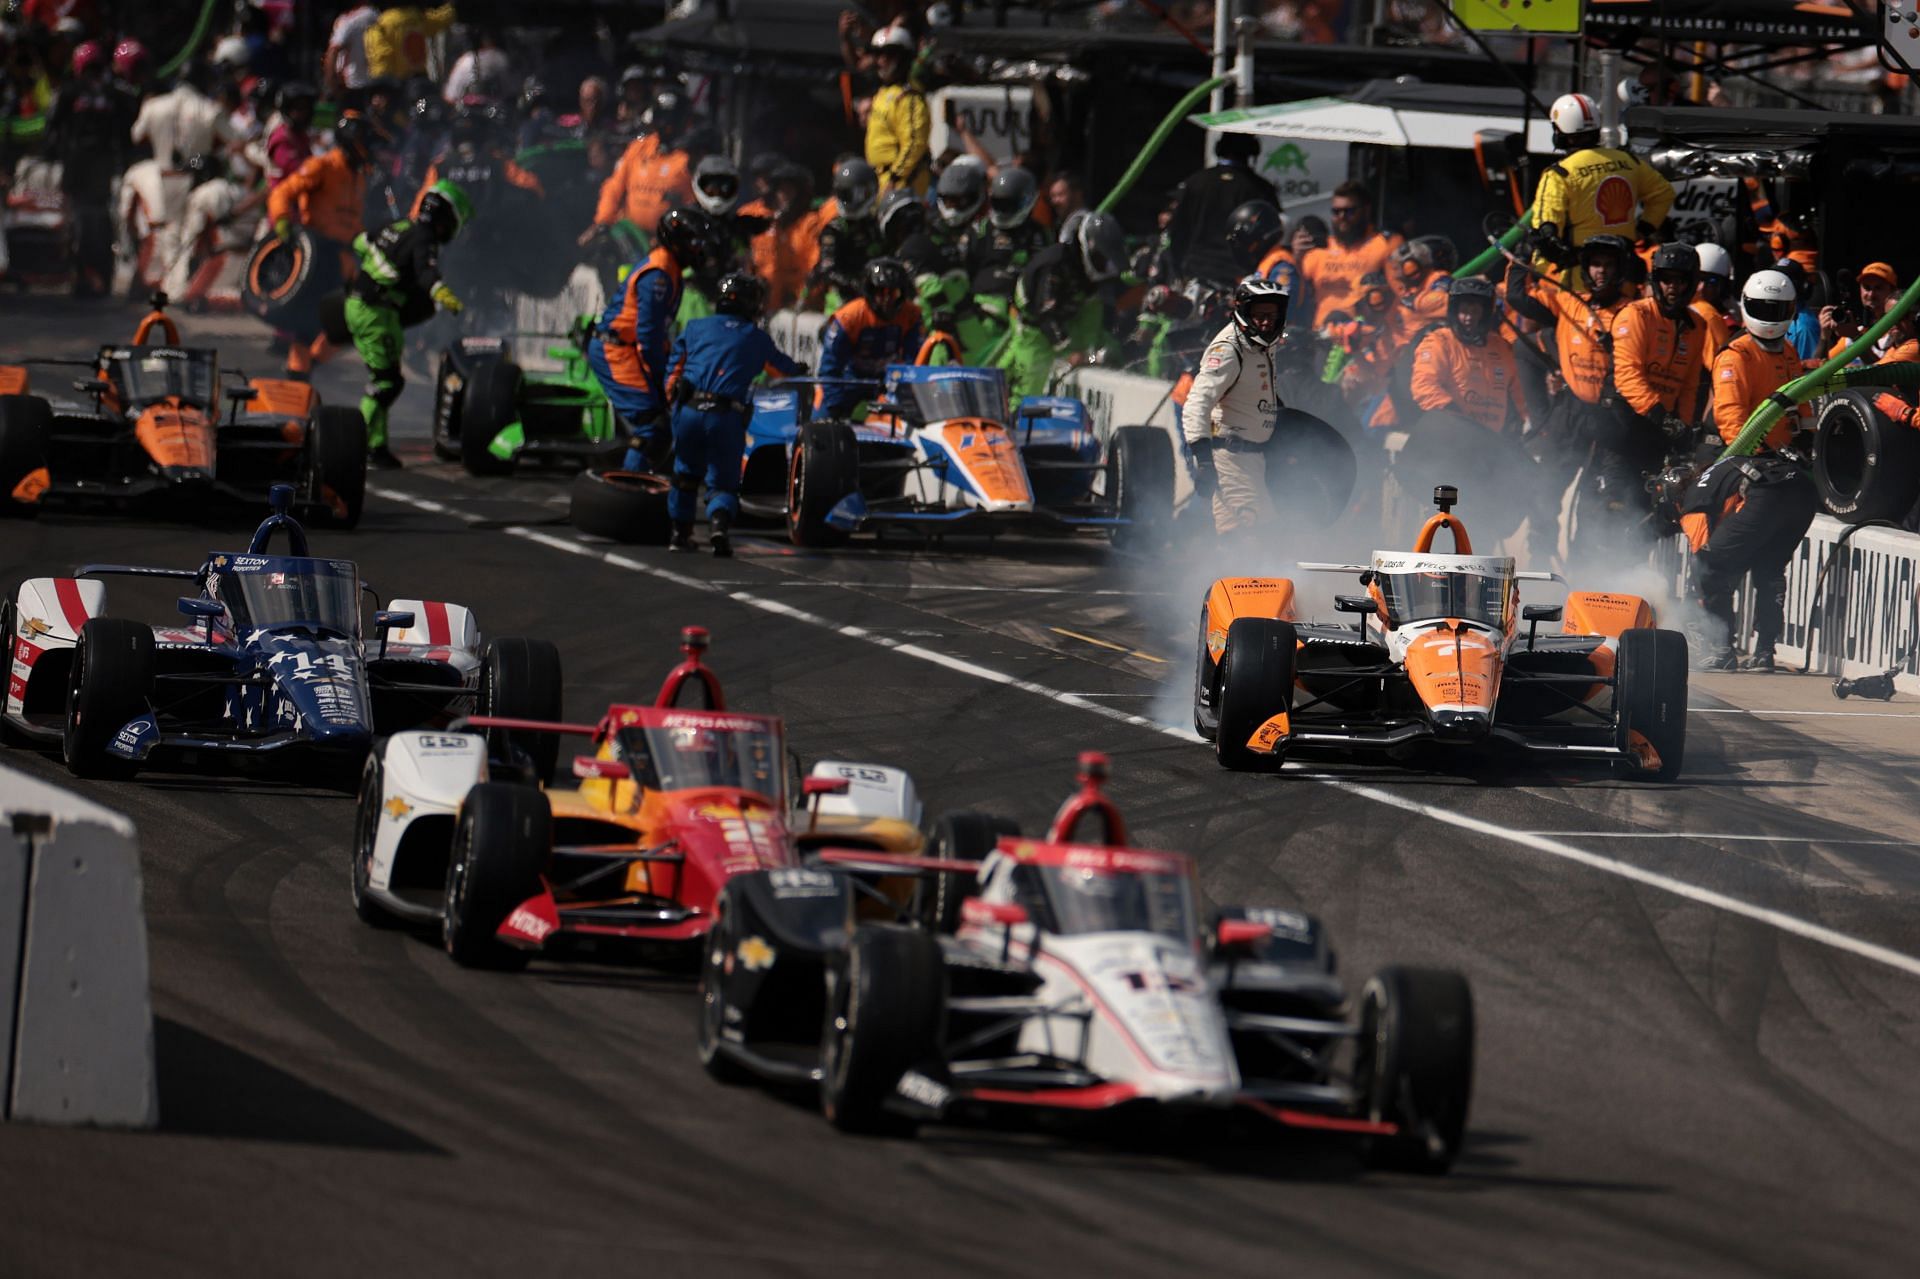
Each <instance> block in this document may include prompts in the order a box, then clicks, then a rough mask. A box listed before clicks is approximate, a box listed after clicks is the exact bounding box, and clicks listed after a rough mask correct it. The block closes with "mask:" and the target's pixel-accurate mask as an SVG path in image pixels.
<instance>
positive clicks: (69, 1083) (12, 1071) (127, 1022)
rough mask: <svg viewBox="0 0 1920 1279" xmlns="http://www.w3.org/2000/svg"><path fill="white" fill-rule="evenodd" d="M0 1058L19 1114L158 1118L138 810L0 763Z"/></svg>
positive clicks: (79, 1120)
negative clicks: (128, 812) (106, 804)
mask: <svg viewBox="0 0 1920 1279" xmlns="http://www.w3.org/2000/svg"><path fill="white" fill-rule="evenodd" d="M0 1070H3V1071H4V1078H5V1090H6V1091H5V1096H4V1099H3V1100H4V1104H5V1114H6V1118H8V1119H11V1120H24V1121H29V1122H34V1123H49V1124H97V1125H101V1126H106V1127H117V1128H151V1127H152V1126H153V1125H154V1123H155V1122H156V1121H157V1119H158V1118H159V1099H158V1094H157V1092H156V1090H155V1083H154V1067H153V1009H152V1004H151V1001H150V996H149V993H148V984H147V917H146V912H145V906H144V903H143V901H142V896H141V883H140V850H139V845H138V842H137V840H136V837H135V834H134V828H133V823H132V822H130V821H128V820H127V819H126V818H125V817H124V816H122V815H121V814H119V813H116V812H114V811H113V810H112V809H108V808H103V807H101V806H100V805H98V804H95V803H92V802H90V801H88V800H84V799H81V798H80V797H79V796H77V795H73V794H69V793H68V792H66V791H63V790H61V789H59V788H58V787H55V786H50V785H48V784H47V783H45V782H42V781H38V780H36V779H35V778H32V777H29V776H27V775H26V774H25V773H21V772H18V771H16V770H14V769H10V768H5V767H0Z"/></svg>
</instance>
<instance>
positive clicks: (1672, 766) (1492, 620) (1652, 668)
mask: <svg viewBox="0 0 1920 1279" xmlns="http://www.w3.org/2000/svg"><path fill="white" fill-rule="evenodd" d="M1458 499H1459V494H1458V491H1457V490H1456V489H1454V488H1452V487H1451V486H1448V485H1441V486H1440V487H1438V488H1436V489H1435V490H1434V503H1435V505H1437V506H1438V507H1439V508H1440V509H1439V511H1438V512H1437V513H1436V514H1434V515H1432V516H1430V517H1429V518H1428V519H1427V521H1426V524H1425V526H1424V527H1423V528H1422V529H1421V530H1420V536H1419V537H1418V539H1417V540H1416V541H1415V543H1414V546H1413V549H1412V550H1411V551H1375V552H1374V554H1373V559H1372V562H1371V563H1368V564H1314V563H1302V564H1301V565H1300V567H1301V568H1303V569H1307V570H1310V571H1319V572H1336V573H1357V574H1359V579H1360V585H1361V586H1362V587H1363V588H1365V591H1364V593H1363V594H1355V595H1339V596H1336V597H1335V608H1336V609H1337V610H1338V611H1339V612H1341V613H1349V614H1353V615H1354V616H1355V618H1356V620H1355V621H1354V622H1353V623H1352V624H1351V625H1348V624H1343V623H1316V622H1305V621H1302V620H1300V618H1299V617H1298V615H1297V614H1296V611H1295V606H1296V599H1295V592H1294V584H1293V582H1292V581H1290V580H1288V579H1285V578H1257V577H1226V578H1220V579H1218V580H1216V581H1215V582H1214V583H1213V584H1212V585H1211V586H1209V587H1208V588H1207V596H1206V600H1205V603H1204V604H1203V605H1202V606H1201V613H1200V642H1199V649H1200V652H1199V661H1198V664H1197V668H1196V671H1195V677H1194V698H1193V721H1194V728H1195V729H1196V730H1197V731H1198V732H1199V734H1200V735H1201V736H1202V737H1204V738H1205V739H1207V740H1208V741H1210V742H1212V743H1213V744H1214V751H1215V754H1216V756H1217V757H1218V758H1219V760H1220V763H1221V764H1222V765H1223V766H1225V767H1227V768H1235V769H1257V768H1262V767H1277V766H1278V764H1279V763H1280V762H1281V761H1282V760H1283V759H1284V758H1285V757H1286V755H1287V754H1288V753H1289V752H1290V751H1292V750H1295V749H1301V748H1310V749H1320V750H1332V751H1340V752H1366V751H1390V750H1393V749H1394V748H1397V747H1408V746H1411V745H1414V744H1416V743H1422V742H1426V743H1435V744H1440V745H1443V746H1473V745H1478V744H1485V743H1493V742H1503V743H1507V744H1509V745H1514V746H1519V747H1523V748H1525V749H1527V750H1530V751H1542V752H1552V753H1556V754H1559V755H1564V756H1570V757H1576V758H1589V759H1601V760H1610V761H1611V760H1617V761H1623V762H1624V763H1625V764H1626V765H1627V766H1628V767H1630V768H1631V769H1632V770H1633V771H1634V772H1636V773H1639V774H1642V775H1646V776H1651V777H1656V778H1659V779H1660V780H1662V781H1671V780H1673V779H1674V778H1675V777H1676V776H1678V775H1679V772H1680V763H1681V757H1682V755H1683V753H1684V751H1685V749H1686V739H1687V641H1686V637H1685V636H1684V635H1681V634H1680V633H1679V632H1677V631H1669V630H1658V629H1655V626H1654V611H1653V607H1652V605H1650V604H1649V603H1648V602H1647V601H1646V600H1645V599H1643V598H1641V597H1640V596H1637V595H1622V594H1610V593H1604V592H1591V591H1575V592H1573V593H1571V594H1570V595H1568V597H1567V600H1566V603H1565V604H1564V605H1561V604H1535V605H1528V606H1526V607H1522V606H1521V604H1520V591H1519V583H1520V582H1521V581H1555V580H1558V578H1557V575H1555V574H1553V573H1545V572H1524V571H1516V570H1515V568H1514V564H1513V560H1512V558H1511V557H1509V556H1504V555H1476V554H1474V553H1473V545H1472V542H1471V541H1470V539H1469V537H1468V534H1467V529H1466V526H1465V525H1464V524H1463V523H1462V522H1461V521H1460V519H1459V517H1457V516H1455V515H1454V514H1453V513H1452V508H1453V505H1454V504H1455V502H1457V501H1458ZM1442 529H1446V530H1448V531H1449V532H1450V533H1451V534H1452V536H1453V551H1452V553H1451V554H1442V553H1440V552H1438V551H1436V550H1434V549H1433V542H1434V538H1435V536H1436V535H1437V534H1438V533H1439V532H1440V530H1442ZM1543 622H1546V623H1555V622H1557V623H1559V624H1560V629H1559V630H1558V631H1557V632H1548V633H1545V634H1542V633H1541V630H1540V625H1541V623H1543Z"/></svg>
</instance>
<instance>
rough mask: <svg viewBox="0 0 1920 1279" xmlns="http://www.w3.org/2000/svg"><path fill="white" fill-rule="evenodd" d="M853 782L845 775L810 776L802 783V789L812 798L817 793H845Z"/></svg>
mask: <svg viewBox="0 0 1920 1279" xmlns="http://www.w3.org/2000/svg"><path fill="white" fill-rule="evenodd" d="M851 784H852V783H850V782H849V781H848V780H847V779H846V778H844V777H809V778H807V780H806V781H804V782H802V783H800V789H801V791H802V793H804V794H805V795H806V796H807V798H809V799H811V798H813V797H814V796H815V795H844V794H846V793H847V787H848V786H850V785H851Z"/></svg>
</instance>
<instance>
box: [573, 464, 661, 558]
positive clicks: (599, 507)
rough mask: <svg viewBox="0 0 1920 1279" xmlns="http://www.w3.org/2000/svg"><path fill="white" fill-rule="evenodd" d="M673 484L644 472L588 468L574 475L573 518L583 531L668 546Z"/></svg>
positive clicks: (637, 542) (642, 544)
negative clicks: (669, 513)
mask: <svg viewBox="0 0 1920 1279" xmlns="http://www.w3.org/2000/svg"><path fill="white" fill-rule="evenodd" d="M672 488H673V485H672V483H671V482H670V481H669V480H668V479H667V478H666V476H664V475H649V474H647V473H646V472H644V471H595V470H591V469H589V470H585V471H582V472H580V474H578V475H576V476H574V477H573V501H572V504H571V506H570V508H569V509H570V518H571V519H572V521H573V526H574V527H575V528H577V529H579V530H580V531H581V532H582V533H591V534H593V535H594V536H595V537H606V538H611V539H613V540H614V541H616V542H626V543H628V544H630V545H637V546H665V545H666V544H667V540H668V538H669V537H671V536H672V534H673V520H672V519H671V518H670V517H669V516H668V514H667V494H668V493H669V492H670V491H671V490H672Z"/></svg>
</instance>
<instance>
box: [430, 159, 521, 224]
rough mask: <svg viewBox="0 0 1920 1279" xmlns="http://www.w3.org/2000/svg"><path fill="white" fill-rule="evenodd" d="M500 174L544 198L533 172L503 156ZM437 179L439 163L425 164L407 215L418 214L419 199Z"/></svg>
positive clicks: (438, 177)
mask: <svg viewBox="0 0 1920 1279" xmlns="http://www.w3.org/2000/svg"><path fill="white" fill-rule="evenodd" d="M500 176H501V177H503V178H505V179H506V180H507V181H508V182H510V183H512V184H513V185H514V186H517V187H519V188H520V189H521V190H522V191H530V192H532V193H533V194H534V195H537V196H539V197H540V198H541V199H545V198H546V195H547V189H546V188H545V187H544V186H542V185H541V184H540V179H539V178H538V177H537V176H535V175H534V174H533V173H531V172H529V171H527V170H526V169H523V168H521V167H520V166H519V165H517V164H515V163H514V162H513V161H512V160H509V159H506V158H504V157H503V158H502V159H501V161H500ZM456 178H457V175H456ZM439 180H440V165H439V164H438V163H437V162H436V163H433V164H429V165H428V166H427V176H426V177H424V178H422V179H421V180H420V189H419V190H418V191H415V192H414V193H413V204H412V206H411V207H410V208H409V209H408V210H407V216H408V217H410V218H417V217H419V216H420V201H422V200H424V199H425V198H426V195H427V192H429V191H431V190H433V184H434V183H436V182H438V181H439ZM468 190H469V192H470V193H471V190H472V189H471V188H468Z"/></svg>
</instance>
